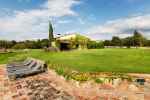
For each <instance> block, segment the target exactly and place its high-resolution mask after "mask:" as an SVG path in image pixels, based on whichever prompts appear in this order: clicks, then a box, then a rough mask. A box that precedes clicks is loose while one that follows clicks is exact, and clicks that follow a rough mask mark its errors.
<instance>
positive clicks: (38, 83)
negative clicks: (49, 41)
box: [0, 66, 150, 100]
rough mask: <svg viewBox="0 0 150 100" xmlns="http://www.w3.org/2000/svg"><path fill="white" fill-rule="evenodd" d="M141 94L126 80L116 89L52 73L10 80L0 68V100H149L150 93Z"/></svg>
mask: <svg viewBox="0 0 150 100" xmlns="http://www.w3.org/2000/svg"><path fill="white" fill-rule="evenodd" d="M144 92H145V91H144V90H143V88H137V87H135V86H134V85H132V84H129V83H128V82H126V81H124V82H122V83H120V85H118V86H116V87H114V86H112V85H111V84H109V83H108V84H94V83H92V82H90V81H89V82H86V83H82V84H79V83H78V82H76V81H66V80H65V79H64V78H63V77H61V76H58V75H57V74H56V73H55V72H54V71H52V70H49V71H48V72H47V73H42V74H38V75H34V76H30V77H26V78H22V79H18V80H16V81H9V80H8V78H7V73H6V70H5V67H4V66H0V100H126V99H125V98H128V99H127V100H150V97H149V95H150V92H146V93H144ZM123 98H124V99H123ZM144 98H145V99H144Z"/></svg>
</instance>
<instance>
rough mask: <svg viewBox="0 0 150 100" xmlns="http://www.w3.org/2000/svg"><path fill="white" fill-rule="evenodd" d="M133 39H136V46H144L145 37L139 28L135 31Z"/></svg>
mask: <svg viewBox="0 0 150 100" xmlns="http://www.w3.org/2000/svg"><path fill="white" fill-rule="evenodd" d="M133 39H134V46H136V47H141V46H143V43H144V37H143V36H142V34H140V33H139V32H138V31H137V30H135V31H134V35H133Z"/></svg>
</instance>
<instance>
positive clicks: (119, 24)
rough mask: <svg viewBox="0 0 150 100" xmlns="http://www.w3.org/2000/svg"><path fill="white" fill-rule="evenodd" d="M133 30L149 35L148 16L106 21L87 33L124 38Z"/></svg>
mask: <svg viewBox="0 0 150 100" xmlns="http://www.w3.org/2000/svg"><path fill="white" fill-rule="evenodd" d="M135 29H137V30H139V31H141V32H142V33H144V35H145V36H147V35H149V34H150V14H147V15H143V16H133V17H128V18H121V19H117V20H111V21H107V22H106V23H104V24H103V25H97V26H94V27H92V28H91V29H90V30H88V32H89V34H90V35H96V34H99V35H100V34H110V35H118V36H120V37H125V36H130V35H131V34H132V32H133V31H134V30H135Z"/></svg>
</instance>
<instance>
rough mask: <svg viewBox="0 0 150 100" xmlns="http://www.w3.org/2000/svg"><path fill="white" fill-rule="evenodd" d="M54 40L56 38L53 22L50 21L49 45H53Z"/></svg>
mask: <svg viewBox="0 0 150 100" xmlns="http://www.w3.org/2000/svg"><path fill="white" fill-rule="evenodd" d="M53 40H54V35H53V27H52V24H51V22H50V21H49V46H52V41H53Z"/></svg>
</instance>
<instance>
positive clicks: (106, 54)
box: [0, 49, 150, 73]
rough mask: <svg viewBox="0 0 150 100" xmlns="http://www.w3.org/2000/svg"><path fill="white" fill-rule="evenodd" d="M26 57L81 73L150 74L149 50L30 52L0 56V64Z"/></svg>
mask: <svg viewBox="0 0 150 100" xmlns="http://www.w3.org/2000/svg"><path fill="white" fill-rule="evenodd" d="M26 57H34V58H38V59H41V60H45V61H47V62H48V63H49V65H50V66H58V67H60V66H61V67H62V68H69V69H72V70H77V71H80V72H124V73H126V72H134V73H150V50H149V49H94V50H80V51H78V50H77V51H70V52H58V53H50V52H44V51H43V50H30V51H29V52H16V53H7V54H0V64H4V63H8V61H10V60H12V59H24V58H26Z"/></svg>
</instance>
